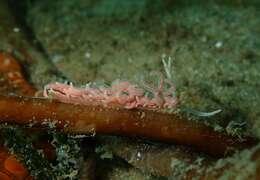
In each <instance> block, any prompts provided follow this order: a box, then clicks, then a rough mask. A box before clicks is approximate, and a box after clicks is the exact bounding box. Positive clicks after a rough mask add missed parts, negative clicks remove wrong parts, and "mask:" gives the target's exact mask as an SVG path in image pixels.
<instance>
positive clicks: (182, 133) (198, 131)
mask: <svg viewBox="0 0 260 180" xmlns="http://www.w3.org/2000/svg"><path fill="white" fill-rule="evenodd" d="M9 107H12V108H11V109H10V108H9ZM0 116H1V117H2V118H1V122H2V123H10V124H20V125H34V126H35V127H42V128H43V127H44V128H45V127H46V125H48V124H49V123H51V124H52V126H53V125H54V126H55V127H56V128H57V129H62V130H64V131H66V132H68V133H72V134H88V133H104V134H115V135H123V136H138V137H144V138H149V139H152V140H158V141H164V142H170V143H171V142H172V143H173V142H174V143H178V144H183V145H189V146H192V147H195V148H196V149H198V150H200V151H203V152H206V153H208V154H210V155H213V156H223V155H224V154H225V153H226V152H227V150H228V149H230V148H231V149H232V148H233V149H241V148H245V147H249V146H252V145H253V144H255V141H254V140H252V139H250V138H244V140H240V139H239V138H238V137H232V136H228V135H226V134H223V133H219V132H216V131H214V130H213V129H212V128H210V127H208V126H206V125H204V124H202V123H199V122H195V121H191V120H188V119H184V118H182V117H181V116H179V115H176V114H167V113H161V112H155V111H152V110H145V109H131V110H128V109H124V108H118V107H115V108H112V107H111V108H108V107H104V106H91V105H73V104H66V103H61V102H57V101H55V100H50V99H45V98H29V97H18V96H0Z"/></svg>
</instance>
